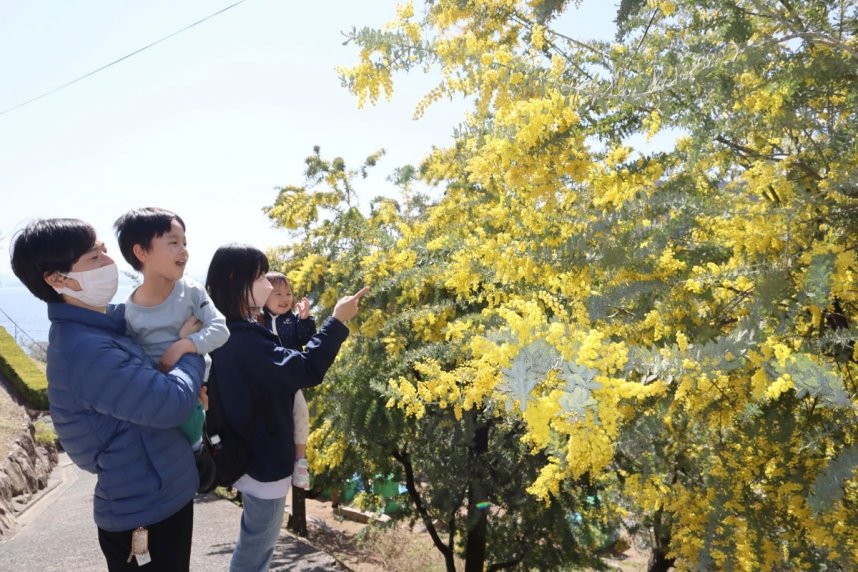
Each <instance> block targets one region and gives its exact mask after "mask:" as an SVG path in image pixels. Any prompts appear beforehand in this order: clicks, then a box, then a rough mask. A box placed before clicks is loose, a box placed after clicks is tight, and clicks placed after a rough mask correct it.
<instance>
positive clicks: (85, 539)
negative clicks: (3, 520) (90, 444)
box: [0, 454, 346, 572]
mask: <svg viewBox="0 0 858 572" xmlns="http://www.w3.org/2000/svg"><path fill="white" fill-rule="evenodd" d="M94 488H95V475H92V474H90V473H86V472H84V471H81V470H80V469H78V468H77V467H75V466H74V465H73V464H72V463H71V461H69V459H68V456H66V455H65V454H61V455H60V462H59V464H58V465H57V467H56V468H55V469H54V471H53V473H52V474H51V482H50V483H49V485H48V488H47V489H46V490H47V491H48V492H46V493H43V494H42V495H41V496H40V497H39V498H38V499H37V500H36V501H34V502H33V503H31V504H30V505H29V506H28V507H27V508H26V509H25V510H24V512H22V513H20V514H19V515H18V517H17V519H16V520H17V523H18V526H17V529H16V531H15V533H14V534H13V535H12V536H11V537H9V538H8V539H6V540H0V571H2V572H13V571H14V572H30V571H32V572H60V571H62V572H74V571H81V572H84V571H85V572H95V571H99V570H106V568H107V567H106V565H105V563H104V559H103V557H102V555H101V550H100V549H99V547H98V537H97V530H96V527H95V523H94V522H93V520H92V491H93V489H94ZM194 502H195V504H194V541H193V548H192V550H191V570H193V571H197V570H199V571H205V572H209V571H212V570H226V569H227V568H228V566H229V559H230V556H231V555H232V549H233V547H234V546H235V539H236V538H237V537H238V526H239V519H240V518H241V509H239V508H238V507H237V506H235V505H234V504H233V503H231V502H229V501H227V500H224V499H221V498H219V497H217V496H214V495H203V496H198V497H197V498H196V499H195V501H194ZM142 570H144V571H145V567H144V568H142ZM271 570H298V571H304V572H344V571H345V570H346V568H344V567H343V566H341V565H340V564H338V563H337V561H336V560H334V559H333V558H332V557H331V556H329V555H327V554H325V553H323V552H319V551H318V550H316V549H315V548H313V547H312V546H310V545H309V544H307V543H306V542H303V541H302V540H299V539H297V538H295V537H293V536H291V535H289V534H287V533H285V532H284V534H283V535H281V537H280V539H279V540H278V542H277V547H276V548H275V551H274V558H273V559H272V562H271Z"/></svg>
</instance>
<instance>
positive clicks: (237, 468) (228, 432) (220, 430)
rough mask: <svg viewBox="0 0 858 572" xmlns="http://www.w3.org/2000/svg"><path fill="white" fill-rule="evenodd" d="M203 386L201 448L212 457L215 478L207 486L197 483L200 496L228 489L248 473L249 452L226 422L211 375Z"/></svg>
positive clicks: (214, 380) (213, 378) (243, 441)
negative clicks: (206, 403)
mask: <svg viewBox="0 0 858 572" xmlns="http://www.w3.org/2000/svg"><path fill="white" fill-rule="evenodd" d="M206 386H207V387H208V398H209V409H208V411H207V412H206V423H205V429H204V431H203V446H204V448H207V449H208V452H209V454H210V455H211V459H212V461H213V462H214V473H215V474H214V478H213V479H211V482H210V483H205V482H203V479H202V478H201V479H200V490H199V492H201V493H207V492H210V491H212V490H214V489H215V487H231V486H232V485H233V484H234V483H235V481H237V480H238V479H239V477H241V476H242V475H243V474H245V473H246V472H247V471H248V470H249V469H250V448H249V447H248V446H247V444H246V442H245V440H244V438H243V437H242V436H241V435H240V434H239V433H238V431H236V430H235V428H234V427H233V426H232V425H230V423H229V422H228V421H227V419H226V415H225V414H224V410H223V399H222V397H221V396H220V393H219V391H218V384H217V379H216V378H215V375H214V371H212V372H211V373H210V375H209V380H208V383H207V384H206ZM201 476H202V475H201Z"/></svg>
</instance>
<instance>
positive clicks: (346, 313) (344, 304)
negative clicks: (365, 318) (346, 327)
mask: <svg viewBox="0 0 858 572" xmlns="http://www.w3.org/2000/svg"><path fill="white" fill-rule="evenodd" d="M367 292H369V287H368V286H364V287H363V288H361V289H360V290H359V291H358V293H357V294H354V295H353V296H343V297H342V298H340V299H339V301H338V302H337V305H336V306H334V314H333V316H334V318H336V319H338V320H339V321H341V322H342V323H344V324H345V323H346V322H348V321H349V320H351V319H352V318H354V317H355V315H357V313H358V302H360V299H361V298H363V297H364V295H365V294H366V293H367Z"/></svg>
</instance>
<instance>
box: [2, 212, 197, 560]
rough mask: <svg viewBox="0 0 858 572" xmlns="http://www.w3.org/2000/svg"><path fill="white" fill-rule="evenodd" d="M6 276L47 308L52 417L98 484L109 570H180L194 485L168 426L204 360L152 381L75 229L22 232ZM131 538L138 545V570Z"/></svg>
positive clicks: (75, 225)
mask: <svg viewBox="0 0 858 572" xmlns="http://www.w3.org/2000/svg"><path fill="white" fill-rule="evenodd" d="M12 270H13V271H14V272H15V275H16V276H17V277H18V278H19V279H20V280H21V282H23V283H24V285H25V286H26V287H27V288H28V289H29V290H30V292H32V293H33V294H34V295H35V296H36V297H38V298H40V299H42V300H44V301H45V302H47V303H48V317H49V318H50V320H51V329H50V334H49V346H48V367H47V377H48V400H49V402H50V409H51V416H52V418H53V422H54V427H55V429H56V432H57V436H58V437H59V440H60V443H61V444H62V447H63V449H65V451H66V452H67V453H68V455H69V457H70V458H71V459H72V461H73V462H74V463H75V464H76V465H78V466H79V467H81V468H82V469H84V470H86V471H89V472H92V473H95V474H96V475H98V481H97V484H96V487H95V491H94V498H93V504H94V507H93V508H94V510H93V512H94V516H95V523H96V525H97V527H98V539H99V545H100V546H101V550H102V552H103V553H104V556H105V559H106V560H107V567H108V569H109V570H110V571H111V572H113V571H114V570H130V569H137V566H138V565H143V564H146V563H147V562H148V565H147V566H146V569H147V570H150V571H155V570H157V571H181V570H185V571H186V570H188V568H189V566H190V555H191V534H192V531H193V502H192V499H193V496H194V493H195V492H196V490H197V484H198V483H197V480H198V477H197V470H196V466H195V464H194V456H193V453H192V451H191V447H190V445H189V444H188V442H187V440H186V439H185V438H184V437H183V435H182V433H181V431H180V430H179V429H178V427H179V425H180V424H181V423H182V421H184V420H185V419H186V418H187V416H188V415H190V413H191V410H192V409H193V408H194V404H195V403H196V401H197V395H198V394H199V390H200V385H201V383H202V376H203V367H204V366H203V360H202V358H201V357H200V356H198V355H196V354H185V355H184V356H182V357H181V358H180V359H179V360H178V361H177V362H176V363H175V364H173V365H172V366H171V367H170V371H169V372H167V373H162V372H161V371H159V370H158V369H157V368H156V367H155V365H154V364H153V363H152V361H151V360H150V359H149V358H148V357H146V355H145V354H144V353H143V350H142V349H141V348H140V347H139V346H137V344H135V343H134V342H133V341H132V340H131V338H129V337H128V336H127V335H126V328H125V319H124V317H123V316H124V307H123V306H121V305H120V306H113V305H110V304H109V302H110V300H111V299H112V298H113V296H114V294H115V293H116V290H117V284H118V271H117V268H116V264H115V263H114V262H113V260H112V259H111V258H110V257H109V256H108V255H107V252H106V249H105V248H104V244H103V243H102V242H101V241H99V240H98V239H97V237H96V233H95V230H94V229H93V228H92V226H90V225H89V224H87V223H85V222H83V221H80V220H77V219H48V220H36V221H34V222H31V223H30V224H29V225H27V227H26V228H24V230H22V231H21V232H20V233H18V234H17V235H16V237H15V239H14V243H13V251H12ZM135 530H137V532H136V533H135V532H134V531H135ZM140 530H144V531H145V533H141V532H140ZM132 535H134V537H135V538H136V539H138V540H145V541H146V542H143V543H139V544H138V545H137V547H138V548H139V549H137V550H135V554H136V562H134V561H133V560H132V561H131V562H129V560H130V556H131V554H132ZM144 537H145V538H144Z"/></svg>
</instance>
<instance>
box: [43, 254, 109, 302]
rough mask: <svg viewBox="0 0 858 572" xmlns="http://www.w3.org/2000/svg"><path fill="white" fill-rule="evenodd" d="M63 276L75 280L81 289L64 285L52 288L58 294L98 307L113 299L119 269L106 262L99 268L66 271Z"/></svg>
mask: <svg viewBox="0 0 858 572" xmlns="http://www.w3.org/2000/svg"><path fill="white" fill-rule="evenodd" d="M63 276H66V277H68V278H73V279H74V280H77V283H78V284H80V287H81V290H80V291H77V290H72V289H71V288H66V287H65V286H64V287H62V288H54V290H56V291H57V292H59V293H60V294H65V295H66V296H71V297H72V298H74V299H76V300H80V301H81V302H83V303H84V304H86V305H87V306H95V307H98V308H100V307H102V306H107V304H109V303H110V301H111V300H113V297H114V296H115V295H116V290H117V289H118V288H119V269H118V268H117V267H116V264H108V265H107V266H102V267H101V268H96V269H94V270H85V271H83V272H66V273H64V274H63Z"/></svg>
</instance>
